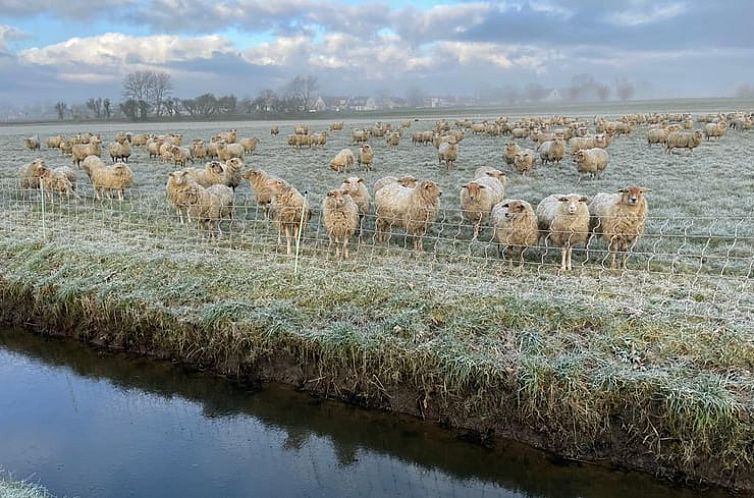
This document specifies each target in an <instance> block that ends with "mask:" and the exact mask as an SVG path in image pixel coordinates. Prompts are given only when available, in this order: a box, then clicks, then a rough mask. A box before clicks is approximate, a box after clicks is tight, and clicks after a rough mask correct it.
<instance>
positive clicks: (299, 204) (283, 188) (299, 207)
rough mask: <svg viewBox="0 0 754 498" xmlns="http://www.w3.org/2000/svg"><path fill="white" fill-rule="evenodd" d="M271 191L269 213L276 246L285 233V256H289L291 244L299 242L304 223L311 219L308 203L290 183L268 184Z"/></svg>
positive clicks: (280, 180) (278, 181)
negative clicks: (274, 228) (273, 228)
mask: <svg viewBox="0 0 754 498" xmlns="http://www.w3.org/2000/svg"><path fill="white" fill-rule="evenodd" d="M268 185H269V187H270V190H271V191H272V202H271V203H270V212H271V213H272V221H273V223H274V224H275V226H276V227H277V229H278V245H280V244H281V235H282V233H283V232H285V245H286V254H288V255H290V254H291V242H292V240H293V238H294V237H295V238H296V240H299V238H300V237H301V234H302V233H303V231H304V227H305V225H306V223H307V222H308V221H309V220H310V219H311V209H310V208H309V201H307V199H306V198H305V197H304V196H303V195H301V193H300V192H299V191H298V190H296V188H295V187H293V186H292V185H291V184H290V183H288V182H286V181H285V180H282V179H280V178H278V179H275V180H272V181H271V182H269V184H268Z"/></svg>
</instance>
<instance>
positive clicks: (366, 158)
mask: <svg viewBox="0 0 754 498" xmlns="http://www.w3.org/2000/svg"><path fill="white" fill-rule="evenodd" d="M373 161H374V150H372V146H371V145H369V144H368V143H363V144H361V148H360V149H359V165H364V169H365V170H367V171H369V170H370V169H372V162H373Z"/></svg>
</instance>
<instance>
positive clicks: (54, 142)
mask: <svg viewBox="0 0 754 498" xmlns="http://www.w3.org/2000/svg"><path fill="white" fill-rule="evenodd" d="M46 142H47V148H48V149H59V148H60V144H61V143H63V135H53V136H51V137H47V141H46Z"/></svg>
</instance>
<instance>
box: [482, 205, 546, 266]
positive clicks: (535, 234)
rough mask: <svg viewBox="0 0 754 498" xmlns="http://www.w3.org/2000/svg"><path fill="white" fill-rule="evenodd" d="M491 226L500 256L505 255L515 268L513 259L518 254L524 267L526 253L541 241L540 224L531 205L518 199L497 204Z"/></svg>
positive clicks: (492, 215)
mask: <svg viewBox="0 0 754 498" xmlns="http://www.w3.org/2000/svg"><path fill="white" fill-rule="evenodd" d="M490 224H491V225H492V229H493V240H497V247H498V253H499V254H500V256H501V257H503V254H505V256H506V257H507V258H508V260H509V261H510V264H511V266H513V257H514V255H515V254H516V253H518V259H519V262H520V265H521V266H524V252H525V251H526V250H527V249H528V248H530V247H534V246H536V245H537V241H538V240H539V224H538V221H537V215H536V213H534V208H532V206H531V204H529V203H528V202H526V201H522V200H518V199H506V200H504V201H502V202H500V203H498V204H495V206H494V207H493V208H492V212H491V214H490Z"/></svg>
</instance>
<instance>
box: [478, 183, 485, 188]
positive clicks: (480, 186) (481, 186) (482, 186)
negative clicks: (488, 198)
mask: <svg viewBox="0 0 754 498" xmlns="http://www.w3.org/2000/svg"><path fill="white" fill-rule="evenodd" d="M479 188H487V187H485V186H484V185H481V184H480V185H479Z"/></svg>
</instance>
